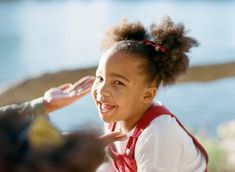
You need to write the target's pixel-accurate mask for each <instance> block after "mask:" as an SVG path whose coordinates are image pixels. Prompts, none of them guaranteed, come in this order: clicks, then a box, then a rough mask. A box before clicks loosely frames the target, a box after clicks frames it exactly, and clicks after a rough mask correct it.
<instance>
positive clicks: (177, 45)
mask: <svg viewBox="0 0 235 172" xmlns="http://www.w3.org/2000/svg"><path fill="white" fill-rule="evenodd" d="M143 40H149V41H150V42H152V43H153V44H155V45H157V46H159V47H164V49H165V50H166V52H165V51H164V52H163V51H159V50H156V49H155V47H154V46H153V45H150V44H146V43H145V42H144V41H143ZM112 46H114V47H115V49H116V50H118V51H125V52H127V53H133V54H135V55H137V56H136V57H138V58H141V59H142V60H143V65H141V66H140V68H141V72H140V74H144V75H146V80H147V82H153V81H156V85H157V87H158V86H159V85H160V84H161V83H162V84H163V85H164V86H167V85H171V84H174V83H175V81H176V78H177V77H178V76H179V75H180V74H182V73H184V72H186V70H187V68H188V66H189V57H188V55H187V53H188V52H189V50H190V48H192V47H194V46H198V42H197V40H195V39H194V38H192V37H188V36H186V31H185V27H184V25H183V24H182V23H179V24H175V23H173V21H172V20H171V18H170V17H165V18H163V20H162V22H161V23H160V24H156V23H153V24H151V25H150V28H149V30H147V29H146V28H145V27H144V26H143V24H141V23H140V22H139V21H138V22H133V23H128V21H127V20H126V19H124V20H122V21H121V22H120V23H119V24H118V25H117V26H112V27H111V28H110V29H108V31H107V33H106V36H105V38H104V40H103V44H102V49H103V50H106V49H108V48H110V47H112Z"/></svg>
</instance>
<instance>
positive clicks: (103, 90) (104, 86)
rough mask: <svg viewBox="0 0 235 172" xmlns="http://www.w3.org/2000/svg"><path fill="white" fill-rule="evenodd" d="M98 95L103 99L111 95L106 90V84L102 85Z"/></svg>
mask: <svg viewBox="0 0 235 172" xmlns="http://www.w3.org/2000/svg"><path fill="white" fill-rule="evenodd" d="M98 93H99V94H100V96H101V97H103V98H104V97H108V96H110V95H111V93H110V90H109V89H108V86H107V85H106V84H103V85H102V86H101V87H100V89H99V91H98Z"/></svg>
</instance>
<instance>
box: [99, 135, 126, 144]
mask: <svg viewBox="0 0 235 172" xmlns="http://www.w3.org/2000/svg"><path fill="white" fill-rule="evenodd" d="M99 139H100V140H101V141H103V142H104V145H105V146H108V145H109V144H111V143H113V142H116V141H123V140H125V139H127V135H126V134H123V133H121V132H111V133H108V134H105V135H103V136H101V137H99Z"/></svg>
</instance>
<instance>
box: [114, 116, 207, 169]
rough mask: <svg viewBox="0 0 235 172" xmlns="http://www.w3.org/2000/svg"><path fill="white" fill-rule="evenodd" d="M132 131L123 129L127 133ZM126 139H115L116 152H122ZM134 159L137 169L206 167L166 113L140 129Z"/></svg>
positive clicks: (189, 141)
mask: <svg viewBox="0 0 235 172" xmlns="http://www.w3.org/2000/svg"><path fill="white" fill-rule="evenodd" d="M117 128H118V126H117ZM133 131H134V129H133V130H131V131H130V132H129V133H127V135H128V137H130V136H131V135H132V133H133ZM127 141H128V139H127V140H125V141H120V142H115V146H116V150H117V152H118V153H121V154H122V153H124V150H125V147H126V144H127ZM135 160H136V163H137V166H138V172H204V170H205V167H206V161H205V158H204V156H203V154H202V153H201V152H200V150H199V149H198V148H197V147H196V146H195V145H194V143H193V141H192V139H191V137H190V136H189V135H188V134H187V133H186V132H185V131H184V130H183V129H182V128H181V127H180V126H179V124H178V123H177V121H176V120H175V118H172V117H171V116H170V115H162V116H160V117H158V118H156V119H154V120H153V121H152V122H151V123H150V125H149V126H148V127H147V128H146V129H145V130H144V131H143V132H142V134H141V135H140V136H139V138H138V140H137V143H136V147H135Z"/></svg>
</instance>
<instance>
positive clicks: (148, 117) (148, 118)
mask: <svg viewBox="0 0 235 172" xmlns="http://www.w3.org/2000/svg"><path fill="white" fill-rule="evenodd" d="M161 115H170V116H171V117H173V118H175V119H176V121H177V122H178V124H179V125H180V126H181V127H182V128H183V130H184V131H185V132H186V133H187V134H188V135H189V136H190V137H191V138H192V140H193V143H194V144H195V145H196V146H197V147H198V148H199V150H200V151H201V152H202V154H203V155H204V157H205V160H206V169H205V171H204V172H207V171H208V167H207V165H208V159H209V158H208V155H207V152H206V150H205V149H204V148H203V146H202V145H201V144H200V143H199V142H198V140H197V139H196V138H195V137H194V136H193V135H192V134H191V133H190V132H189V131H187V130H186V128H185V127H184V126H183V125H182V123H181V122H180V121H179V120H178V118H177V117H176V116H175V115H173V114H172V113H171V112H170V111H169V110H168V109H167V108H165V107H164V106H163V105H159V106H158V105H153V106H152V107H151V108H150V109H149V110H148V111H147V112H146V113H145V114H144V115H143V117H142V118H141V119H140V121H139V122H138V124H137V126H136V129H135V131H134V133H133V134H132V136H131V137H130V139H129V141H128V143H127V145H126V150H125V153H129V156H130V157H132V158H133V159H134V158H135V155H134V153H135V145H136V142H137V139H138V137H139V136H140V135H141V133H142V132H143V130H144V129H145V128H146V127H147V126H148V125H149V124H150V123H151V122H152V120H154V119H155V118H157V117H159V116H161Z"/></svg>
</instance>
